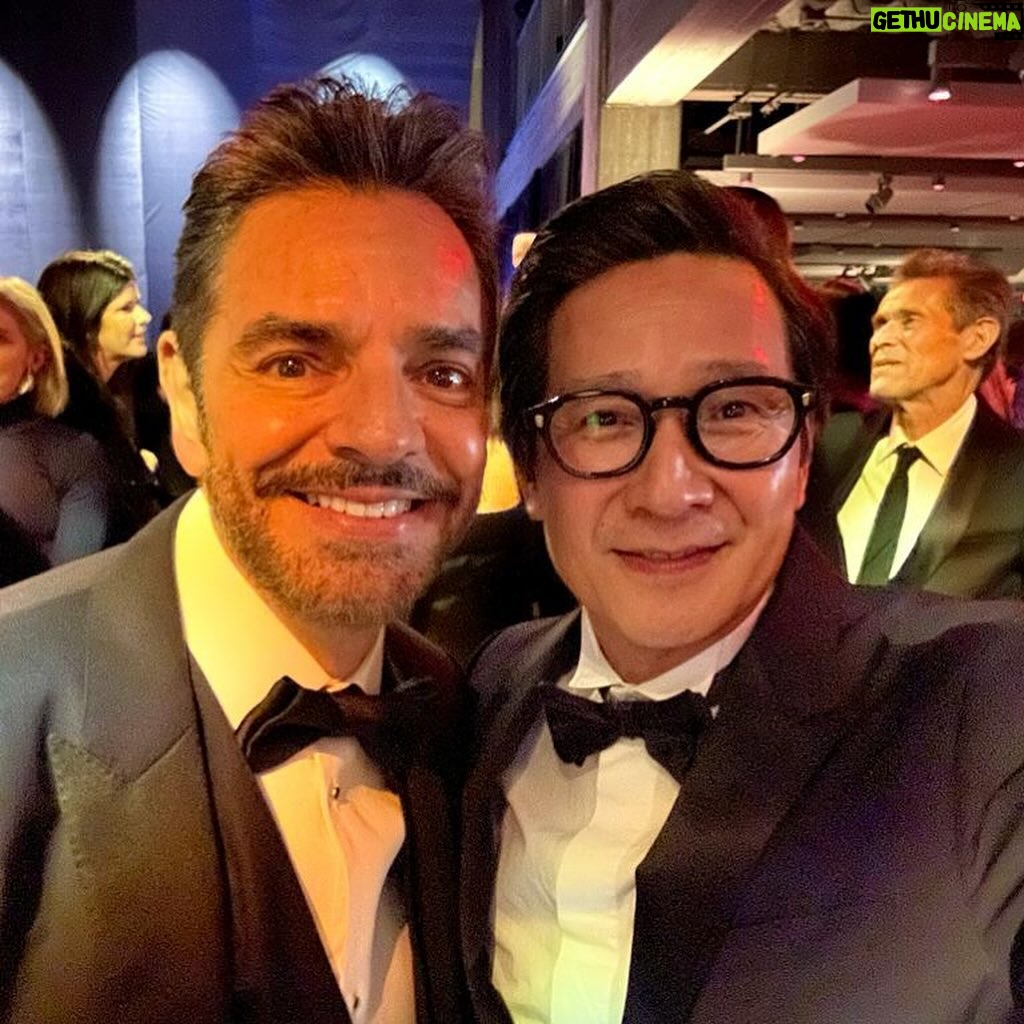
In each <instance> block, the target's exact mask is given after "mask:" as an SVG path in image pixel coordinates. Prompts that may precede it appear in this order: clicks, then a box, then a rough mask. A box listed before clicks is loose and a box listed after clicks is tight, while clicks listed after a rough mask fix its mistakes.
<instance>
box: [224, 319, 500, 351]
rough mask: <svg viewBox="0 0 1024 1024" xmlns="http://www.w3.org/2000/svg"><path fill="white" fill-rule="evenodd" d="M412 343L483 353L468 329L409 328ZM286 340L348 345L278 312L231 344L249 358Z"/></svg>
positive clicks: (331, 330)
mask: <svg viewBox="0 0 1024 1024" xmlns="http://www.w3.org/2000/svg"><path fill="white" fill-rule="evenodd" d="M408 333H409V337H410V338H411V339H412V341H413V342H414V343H416V344H418V345H420V346H423V347H424V348H426V349H427V350H428V351H438V352H441V351H450V350H452V349H457V350H460V351H464V352H468V353H469V354H471V355H476V356H479V355H481V354H482V352H483V338H482V337H481V335H480V332H479V331H478V330H476V329H474V328H472V327H445V326H442V325H436V324H431V325H427V326H417V327H413V328H411V329H410V331H409V332H408ZM282 340H288V341H293V342H296V343H298V344H300V345H304V346H307V347H309V348H314V349H326V348H328V347H330V346H334V345H340V346H342V347H348V346H349V344H350V342H349V339H348V338H347V337H346V335H345V332H344V331H343V330H342V329H341V328H339V327H338V326H337V325H336V324H334V323H330V322H324V321H319V320H297V319H294V318H293V317H287V316H281V315H280V314H279V313H264V314H263V316H261V317H259V318H257V319H256V320H253V321H252V323H250V324H247V325H246V326H245V328H244V329H243V331H242V334H241V337H240V338H239V339H238V341H237V343H236V344H235V351H236V352H237V353H238V354H240V355H242V356H252V355H255V354H258V353H259V352H261V351H262V350H263V349H264V348H266V347H268V346H269V345H273V344H276V343H279V342H281V341H282Z"/></svg>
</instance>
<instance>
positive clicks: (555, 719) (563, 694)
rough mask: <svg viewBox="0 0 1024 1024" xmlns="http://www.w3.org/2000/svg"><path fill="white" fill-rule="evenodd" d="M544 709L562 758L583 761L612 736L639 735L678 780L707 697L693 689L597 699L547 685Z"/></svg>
mask: <svg viewBox="0 0 1024 1024" xmlns="http://www.w3.org/2000/svg"><path fill="white" fill-rule="evenodd" d="M544 711H545V714H546V715H547V720H548V728H549V729H550V730H551V739H552V741H553V743H554V746H555V753H557V754H558V756H559V757H560V758H561V759H562V760H563V761H566V762H569V763H572V764H576V765H582V764H583V762H584V761H585V760H586V759H587V758H588V757H589V756H590V755H591V754H596V753H597V752H598V751H600V750H604V749H605V748H606V747H610V746H611V745H612V744H613V743H614V742H615V741H616V740H617V739H620V738H623V737H625V738H633V737H638V738H641V739H643V741H644V745H645V746H646V747H647V752H648V753H649V754H650V755H651V757H653V758H654V759H655V760H656V761H657V762H658V764H660V765H661V766H662V767H663V768H665V769H666V770H667V771H668V772H669V773H670V774H671V775H672V777H673V778H674V779H675V780H676V781H677V782H682V781H683V776H684V775H685V774H686V770H687V769H688V768H689V767H690V762H691V761H693V758H694V755H695V754H696V753H697V742H698V740H699V739H700V734H701V732H702V731H703V730H704V729H705V728H706V727H707V726H708V725H710V724H711V710H710V708H709V707H708V702H707V700H706V699H705V698H704V697H703V696H701V694H699V693H694V692H693V691H692V690H684V691H683V692H682V693H680V694H677V695H676V696H675V697H670V698H669V699H668V700H613V701H603V702H598V701H593V700H588V699H587V698H585V697H575V696H573V695H572V694H571V693H568V692H567V691H566V690H562V689H559V688H558V687H550V688H548V689H547V690H546V691H545V696H544Z"/></svg>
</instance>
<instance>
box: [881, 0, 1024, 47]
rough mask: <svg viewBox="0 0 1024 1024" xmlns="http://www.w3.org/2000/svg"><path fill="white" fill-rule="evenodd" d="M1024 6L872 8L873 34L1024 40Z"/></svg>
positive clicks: (967, 4) (955, 5)
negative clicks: (974, 35)
mask: <svg viewBox="0 0 1024 1024" xmlns="http://www.w3.org/2000/svg"><path fill="white" fill-rule="evenodd" d="M1022 19H1024V4H1021V3H1005V4H973V3H956V4H949V5H947V6H946V7H896V8H893V7H872V8H871V31H872V32H932V33H942V32H994V33H996V35H995V38H996V39H1024V32H1022V30H1021V21H1022Z"/></svg>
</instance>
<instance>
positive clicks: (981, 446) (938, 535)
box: [894, 402, 1000, 587]
mask: <svg viewBox="0 0 1024 1024" xmlns="http://www.w3.org/2000/svg"><path fill="white" fill-rule="evenodd" d="M991 415H993V414H992V413H989V412H988V411H987V410H986V409H984V407H983V406H982V404H981V403H980V402H979V403H978V410H977V412H976V413H975V418H974V422H973V423H972V424H971V428H970V430H969V431H968V432H967V436H966V437H965V438H964V443H963V445H962V447H961V449H960V451H959V452H958V453H957V457H956V459H954V461H953V465H952V466H951V467H950V470H949V475H948V476H947V477H946V481H945V483H944V484H943V486H942V491H941V493H940V494H939V500H938V501H937V502H936V503H935V508H933V509H932V514H931V515H930V516H929V517H928V522H926V523H925V524H924V529H923V530H922V531H921V534H920V536H919V537H918V538H917V543H916V544H915V545H914V547H913V549H912V550H911V552H910V554H909V555H908V556H907V559H906V561H905V562H904V563H903V565H902V566H900V571H899V572H898V573H897V574H896V576H895V577H894V582H896V583H911V584H914V585H915V586H919V587H924V586H927V585H928V581H929V580H930V579H931V578H932V576H933V575H934V573H935V570H936V569H937V568H938V567H939V565H941V563H942V561H943V560H944V559H945V558H946V557H947V556H948V555H949V553H950V552H951V551H952V550H953V549H954V548H955V547H956V546H957V545H958V544H959V543H960V538H961V537H962V536H963V535H964V531H965V530H966V529H967V524H968V523H969V522H970V519H971V515H972V514H973V512H974V507H975V505H976V504H977V501H978V498H979V496H980V495H981V491H982V488H983V487H984V485H985V481H986V479H987V478H988V474H989V473H990V472H991V465H992V463H991V459H992V457H993V456H994V454H995V452H996V451H997V450H998V447H999V446H1000V445H999V441H998V440H994V441H993V440H990V439H989V438H988V437H986V434H988V433H990V431H989V430H986V427H987V424H986V423H985V419H986V417H987V416H991Z"/></svg>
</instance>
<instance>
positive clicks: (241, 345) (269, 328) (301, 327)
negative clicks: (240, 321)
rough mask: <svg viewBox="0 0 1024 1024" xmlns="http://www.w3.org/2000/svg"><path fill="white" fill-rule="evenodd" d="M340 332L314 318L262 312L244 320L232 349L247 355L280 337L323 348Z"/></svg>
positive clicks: (331, 342)
mask: <svg viewBox="0 0 1024 1024" xmlns="http://www.w3.org/2000/svg"><path fill="white" fill-rule="evenodd" d="M340 337H341V335H340V332H339V331H338V329H337V328H336V327H334V326H333V325H332V324H328V323H322V322H319V321H315V320H295V319H292V318H291V317H286V316H281V315H279V314H277V313H264V314H263V316H261V317H259V318H258V319H256V320H253V321H252V323H249V324H246V326H245V328H244V329H243V331H242V334H241V337H240V338H239V339H238V341H237V342H236V343H235V351H236V352H238V353H239V354H240V355H243V356H251V355H254V354H256V353H258V352H260V351H262V350H263V349H264V348H266V347H267V346H268V345H271V344H273V343H275V342H279V341H281V340H283V339H289V340H291V341H296V342H299V343H301V344H303V345H308V346H309V347H311V348H326V347H327V346H328V345H331V344H333V343H335V342H337V341H338V340H339V339H340Z"/></svg>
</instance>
